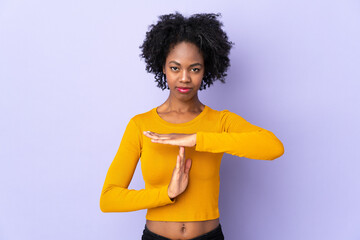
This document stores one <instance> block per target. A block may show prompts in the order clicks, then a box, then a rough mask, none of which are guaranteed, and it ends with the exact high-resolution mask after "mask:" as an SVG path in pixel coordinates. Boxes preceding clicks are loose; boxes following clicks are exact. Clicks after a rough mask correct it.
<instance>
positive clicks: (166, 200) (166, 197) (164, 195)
mask: <svg viewBox="0 0 360 240" xmlns="http://www.w3.org/2000/svg"><path fill="white" fill-rule="evenodd" d="M168 187H169V184H167V185H165V186H163V187H161V190H160V197H161V200H162V201H164V203H167V204H169V203H175V202H176V198H174V200H173V201H171V199H170V197H169V195H168V191H167V190H168Z"/></svg>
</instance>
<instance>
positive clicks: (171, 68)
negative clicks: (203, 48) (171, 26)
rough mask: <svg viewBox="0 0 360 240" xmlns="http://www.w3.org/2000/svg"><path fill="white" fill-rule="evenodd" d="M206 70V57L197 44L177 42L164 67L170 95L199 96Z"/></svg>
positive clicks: (188, 98) (178, 96)
mask: <svg viewBox="0 0 360 240" xmlns="http://www.w3.org/2000/svg"><path fill="white" fill-rule="evenodd" d="M204 71H205V67H204V59H203V56H202V54H201V52H200V50H199V48H198V47H197V46H196V45H195V44H193V43H189V42H181V43H178V44H176V45H175V46H174V47H173V48H172V49H170V52H169V54H168V56H167V57H166V61H165V65H164V68H163V72H164V74H165V75H166V81H167V84H168V86H169V88H170V96H172V97H176V98H180V99H183V100H190V99H191V98H193V97H194V96H196V97H197V91H198V90H199V88H200V86H201V81H202V79H203V76H204Z"/></svg>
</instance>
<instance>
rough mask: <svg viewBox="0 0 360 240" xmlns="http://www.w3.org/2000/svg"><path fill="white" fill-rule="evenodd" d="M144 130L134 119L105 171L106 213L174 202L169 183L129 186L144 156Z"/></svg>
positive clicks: (103, 195)
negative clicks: (150, 187) (154, 185)
mask: <svg viewBox="0 0 360 240" xmlns="http://www.w3.org/2000/svg"><path fill="white" fill-rule="evenodd" d="M141 137H142V133H141V131H140V129H139V128H138V127H137V125H136V123H135V121H134V120H133V119H131V120H130V121H129V123H128V125H127V127H126V129H125V132H124V135H123V137H122V140H121V143H120V146H119V149H118V151H117V153H116V155H115V158H114V160H113V161H112V163H111V165H110V168H109V170H108V172H107V174H106V179H105V183H104V186H103V189H102V191H101V196H100V209H101V211H103V212H129V211H136V210H140V209H147V208H154V207H158V206H163V205H167V204H171V203H174V202H175V201H176V200H175V199H174V200H173V201H171V199H170V198H169V196H168V193H167V188H168V185H166V186H162V187H160V188H152V189H141V190H134V189H128V186H129V184H130V181H131V179H132V177H133V175H134V172H135V169H136V166H137V163H138V161H139V158H140V156H141V149H142V138H141Z"/></svg>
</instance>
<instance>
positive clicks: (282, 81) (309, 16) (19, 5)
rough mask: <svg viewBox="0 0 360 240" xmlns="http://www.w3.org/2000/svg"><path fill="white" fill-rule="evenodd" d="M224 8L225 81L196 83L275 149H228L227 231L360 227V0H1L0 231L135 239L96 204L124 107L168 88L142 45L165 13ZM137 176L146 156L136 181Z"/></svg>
mask: <svg viewBox="0 0 360 240" xmlns="http://www.w3.org/2000/svg"><path fill="white" fill-rule="evenodd" d="M175 10H178V11H180V12H181V13H183V14H185V15H186V16H189V15H190V14H193V13H198V12H221V13H222V15H223V17H222V18H221V21H222V22H223V23H224V29H225V31H226V32H227V33H228V36H229V39H230V40H231V41H233V42H235V46H234V48H233V49H232V52H231V56H230V57H231V68H230V69H229V72H228V78H227V83H226V84H221V83H216V84H215V85H214V86H212V87H210V88H209V89H208V90H206V91H204V92H200V93H199V97H200V100H201V101H202V102H203V103H205V104H206V105H208V106H210V107H211V108H214V109H217V110H222V109H229V110H230V111H233V112H235V113H237V114H239V115H241V116H242V117H244V118H245V119H246V120H248V121H249V122H251V123H253V124H255V125H258V126H261V127H263V128H266V129H268V130H270V131H273V132H274V133H275V134H276V136H278V138H279V139H280V140H281V141H282V142H283V144H284V147H285V154H284V155H283V156H282V157H280V158H278V159H276V160H275V161H260V160H252V159H246V158H238V157H235V156H232V155H227V154H225V155H224V158H223V161H222V166H221V191H220V202H219V204H220V214H221V216H220V222H221V224H222V225H223V231H224V234H225V237H226V239H228V240H232V239H246V240H260V239H268V240H289V239H291V240H303V239H310V240H312V239H327V240H332V239H334V240H335V239H336V240H337V239H345V240H355V239H360V207H359V202H360V187H359V183H360V174H359V173H360V163H359V160H360V159H359V151H358V149H356V148H359V134H360V131H359V122H360V119H359V118H360V114H359V102H360V101H359V100H360V99H359V98H360V97H359V89H360V88H359V87H360V82H359V81H360V70H359V69H360V68H359V65H360V47H359V42H360V27H359V25H360V13H359V12H360V4H359V1H355V0H354V1H350V0H347V1H346V0H338V1H334V0H333V1H326V0H321V1H320V0H315V1H314V0H312V1H310V0H305V1H304V0H294V1H280V0H275V1H264V0H255V1H253V0H252V1H236V2H235V1H222V2H219V1H209V0H198V1H190V0H184V1H155V2H153V1H130V2H124V1H70V0H66V1H45V0H34V1H10V0H5V1H4V0H3V1H0V80H1V82H0V84H1V85H0V108H1V109H0V110H1V112H0V114H1V117H0V160H1V167H0V239H6V240H10V239H11V240H13V239H52V240H57V239H59V240H60V239H109V240H111V239H140V236H141V235H142V230H143V228H144V225H145V212H146V211H145V210H141V211H136V212H128V213H102V212H101V211H100V208H99V198H100V192H101V189H102V186H103V183H104V180H105V175H106V172H107V170H108V168H109V166H110V164H111V162H112V160H113V158H114V156H115V153H116V151H117V148H118V146H119V143H120V140H121V137H122V134H123V132H124V130H125V127H126V124H127V122H128V121H129V119H130V118H131V117H132V116H134V115H136V114H138V113H142V112H145V111H148V110H150V109H151V108H153V107H155V106H159V105H160V104H161V103H163V102H164V101H165V100H166V98H167V96H168V92H167V90H166V91H164V92H162V91H161V90H160V89H159V88H157V87H156V84H155V83H154V79H153V75H150V74H148V73H146V72H145V64H144V61H142V60H140V58H139V54H140V49H139V48H138V47H139V45H140V44H141V43H142V41H143V39H144V37H145V32H146V31H147V29H148V25H150V24H152V23H155V22H156V21H157V16H158V15H161V14H165V13H170V12H174V11H175ZM143 187H144V183H143V179H142V176H141V171H140V168H139V165H138V168H137V169H136V172H135V174H134V178H133V181H132V182H131V184H130V186H129V188H133V189H141V188H143Z"/></svg>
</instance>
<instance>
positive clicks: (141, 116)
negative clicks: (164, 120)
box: [129, 108, 156, 127]
mask: <svg viewBox="0 0 360 240" xmlns="http://www.w3.org/2000/svg"><path fill="white" fill-rule="evenodd" d="M155 109H156V108H152V109H149V110H147V111H146V112H142V113H138V114H136V115H134V116H133V117H131V118H130V121H129V122H133V123H134V124H135V125H136V126H138V127H141V126H142V125H143V124H144V123H149V122H152V121H154V111H155Z"/></svg>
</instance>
